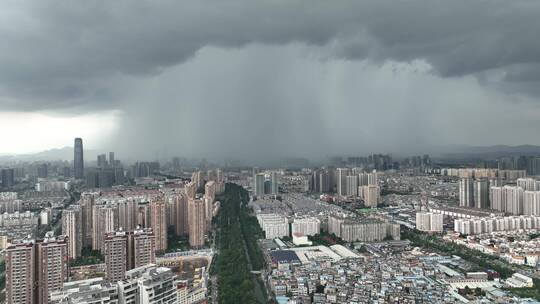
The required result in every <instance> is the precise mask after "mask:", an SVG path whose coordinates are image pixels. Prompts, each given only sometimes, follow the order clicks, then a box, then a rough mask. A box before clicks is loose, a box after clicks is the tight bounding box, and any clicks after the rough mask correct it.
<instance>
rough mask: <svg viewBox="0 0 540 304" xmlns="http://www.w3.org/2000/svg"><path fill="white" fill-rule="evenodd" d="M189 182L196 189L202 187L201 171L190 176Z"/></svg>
mask: <svg viewBox="0 0 540 304" xmlns="http://www.w3.org/2000/svg"><path fill="white" fill-rule="evenodd" d="M191 181H192V182H194V183H195V184H196V185H197V188H200V187H202V186H203V183H204V180H203V178H202V174H201V171H195V172H193V173H192V174H191Z"/></svg>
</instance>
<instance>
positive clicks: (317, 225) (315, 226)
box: [291, 217, 321, 236]
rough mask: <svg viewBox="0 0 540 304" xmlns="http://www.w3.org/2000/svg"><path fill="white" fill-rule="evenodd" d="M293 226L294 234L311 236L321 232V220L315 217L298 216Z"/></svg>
mask: <svg viewBox="0 0 540 304" xmlns="http://www.w3.org/2000/svg"><path fill="white" fill-rule="evenodd" d="M291 226H292V227H291V228H292V234H293V235H294V234H297V233H299V234H302V235H306V236H310V235H315V234H319V233H320V232H321V221H320V220H319V219H318V218H315V217H309V218H296V219H294V222H293V223H292V225H291Z"/></svg>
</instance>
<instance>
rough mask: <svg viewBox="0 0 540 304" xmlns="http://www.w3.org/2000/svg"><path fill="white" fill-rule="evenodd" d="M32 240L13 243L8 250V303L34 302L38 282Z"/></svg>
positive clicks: (32, 303) (22, 303) (28, 303)
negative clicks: (35, 287)
mask: <svg viewBox="0 0 540 304" xmlns="http://www.w3.org/2000/svg"><path fill="white" fill-rule="evenodd" d="M34 264H35V252H34V244H33V243H32V242H25V243H21V244H15V245H11V246H10V247H8V248H7V250H6V303H7V304H34V302H35V300H34V299H35V289H34V286H36V284H37V279H36V274H35V268H34Z"/></svg>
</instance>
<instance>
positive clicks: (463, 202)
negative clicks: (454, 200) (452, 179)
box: [459, 178, 474, 207]
mask: <svg viewBox="0 0 540 304" xmlns="http://www.w3.org/2000/svg"><path fill="white" fill-rule="evenodd" d="M473 187H474V183H473V180H472V179H471V178H462V179H461V180H460V181H459V205H460V206H461V207H474V189H473Z"/></svg>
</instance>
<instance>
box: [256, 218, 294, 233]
mask: <svg viewBox="0 0 540 304" xmlns="http://www.w3.org/2000/svg"><path fill="white" fill-rule="evenodd" d="M257 220H258V221H259V226H261V229H262V230H263V231H264V234H265V238H266V239H275V238H280V237H284V236H289V222H288V221H287V218H286V217H284V216H282V215H279V214H275V213H271V214H258V215H257Z"/></svg>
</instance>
